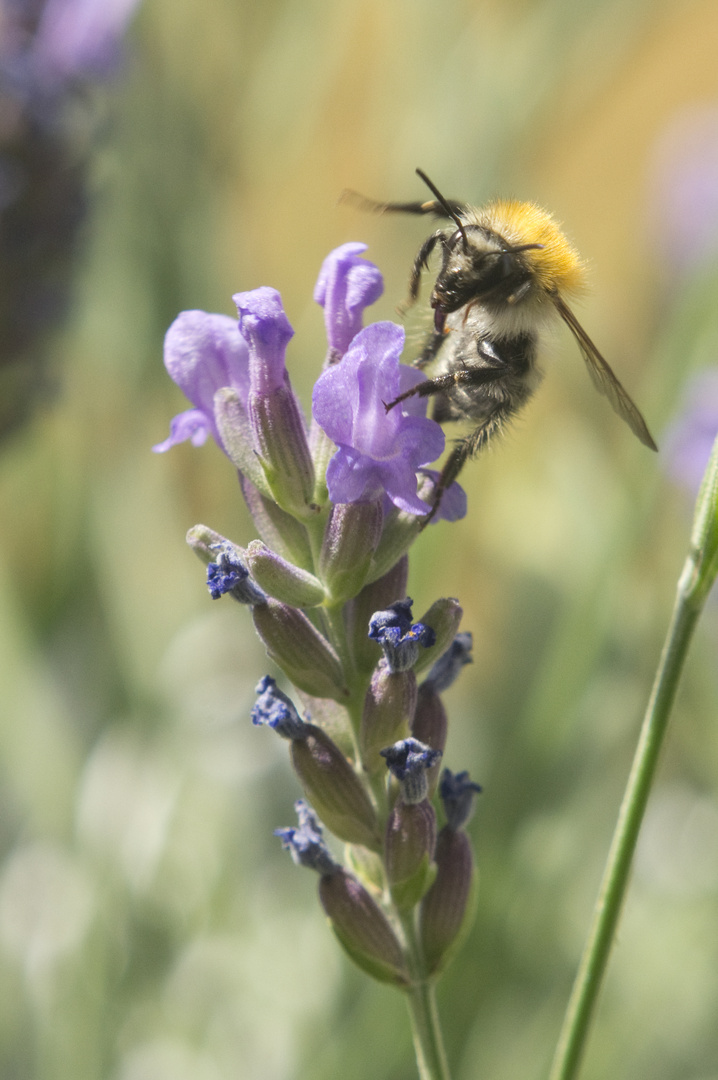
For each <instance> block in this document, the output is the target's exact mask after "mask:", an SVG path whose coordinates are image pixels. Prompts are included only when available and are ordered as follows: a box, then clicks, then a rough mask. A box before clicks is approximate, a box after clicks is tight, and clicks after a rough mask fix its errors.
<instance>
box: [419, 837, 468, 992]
mask: <svg viewBox="0 0 718 1080" xmlns="http://www.w3.org/2000/svg"><path fill="white" fill-rule="evenodd" d="M434 859H435V862H436V867H437V870H436V878H435V879H434V882H433V884H432V886H431V888H430V889H429V891H428V892H427V894H426V896H425V897H424V899H423V900H422V902H421V908H420V909H419V934H420V938H421V944H422V948H423V952H424V959H425V961H426V965H427V969H428V973H429V974H430V975H434V974H436V973H437V972H438V971H439V970H440V968H441V967H443V966H444V965H445V964H446V963H447V962H448V960H449V959H450V958H451V956H452V955H453V954H454V953H455V952H456V949H457V948H458V946H459V945H460V944H461V941H462V939H463V937H464V934H465V933H466V932H467V931H468V929H469V927H470V925H471V922H472V919H473V916H474V911H475V907H476V874H475V871H474V856H473V852H472V850H471V842H470V840H469V838H468V836H467V835H466V833H465V832H463V830H459V831H458V832H456V831H454V830H453V829H451V828H450V827H449V826H444V828H443V829H442V830H441V831H440V833H439V836H438V838H437V842H436V852H435V855H434Z"/></svg>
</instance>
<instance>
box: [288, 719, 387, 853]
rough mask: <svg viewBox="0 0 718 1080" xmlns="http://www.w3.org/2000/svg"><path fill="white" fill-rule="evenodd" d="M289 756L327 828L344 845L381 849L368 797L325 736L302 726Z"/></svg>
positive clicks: (342, 757) (339, 752) (351, 769)
mask: <svg viewBox="0 0 718 1080" xmlns="http://www.w3.org/2000/svg"><path fill="white" fill-rule="evenodd" d="M291 756H292V765H293V767H294V771H295V772H296V774H297V776H298V777H299V782H300V784H301V785H302V788H303V790H304V791H305V793H306V795H307V796H308V798H310V799H311V801H312V803H313V804H314V806H315V807H316V808H317V811H318V813H319V814H320V816H321V818H322V821H323V822H324V824H325V825H326V826H327V828H328V829H331V831H332V832H333V833H334V835H335V836H337V837H339V839H340V840H343V841H344V842H345V843H347V844H363V845H364V846H365V847H368V848H371V849H372V850H374V851H376V850H377V849H378V848H380V847H381V833H380V830H379V824H378V822H377V817H376V812H375V810H374V807H373V806H372V804H371V801H370V800H369V796H368V795H367V793H366V790H365V788H364V787H363V785H362V783H361V781H360V780H359V777H358V776H357V774H356V773H355V772H354V769H353V768H352V766H351V765H350V764H349V762H348V761H347V759H346V758H345V757H344V755H343V754H342V752H341V750H339V748H338V747H337V746H336V744H335V743H334V742H332V740H331V739H330V738H329V736H328V735H327V733H326V732H325V731H322V729H321V728H318V727H316V726H315V725H314V724H305V726H304V732H303V736H302V738H301V739H295V740H293V742H292V746H291Z"/></svg>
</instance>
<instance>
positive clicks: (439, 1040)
mask: <svg viewBox="0 0 718 1080" xmlns="http://www.w3.org/2000/svg"><path fill="white" fill-rule="evenodd" d="M401 924H402V927H403V929H404V936H405V939H406V949H407V959H408V962H409V970H410V971H411V975H412V985H411V987H410V988H409V990H407V992H406V1000H407V1005H408V1007H409V1017H410V1019H411V1033H412V1037H413V1039H414V1052H415V1054H416V1064H417V1067H418V1069H419V1077H420V1080H451V1078H450V1076H449V1066H448V1063H447V1060H446V1051H445V1050H444V1040H443V1037H442V1034H441V1023H440V1021H439V1011H438V1009H437V1007H436V995H435V990H434V982H433V981H430V980H429V979H427V978H426V977H425V975H424V961H423V958H422V955H421V946H420V944H419V941H418V938H417V934H416V927H415V925H414V912H413V911H411V912H407V913H406V914H405V915H403V916H402V918H401Z"/></svg>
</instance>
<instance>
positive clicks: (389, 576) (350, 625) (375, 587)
mask: <svg viewBox="0 0 718 1080" xmlns="http://www.w3.org/2000/svg"><path fill="white" fill-rule="evenodd" d="M408 576H409V560H408V558H407V556H406V555H404V556H403V557H402V558H401V559H399V561H398V562H397V563H395V564H394V566H392V568H391V569H390V570H389V571H388V572H387V573H386V574H384V576H383V577H380V578H378V579H377V580H376V581H372V582H371V583H370V584H369V585H365V586H364V588H363V589H362V591H361V592H360V593H359V595H358V596H355V597H354V599H353V600H350V601H349V603H348V604H347V606H346V609H345V610H346V621H347V637H348V639H349V643H350V646H351V649H352V653H353V655H354V659H355V663H356V665H357V669H358V670H359V671H361V672H365V673H368V672H370V671H372V670H373V668H374V667H375V665H376V662H377V660H378V659H379V655H380V653H379V649H378V647H377V644H376V642H374V641H372V640H371V639H370V638H369V637H368V635H367V632H366V628H367V626H368V625H369V619H370V618H371V616H372V614H373V613H374V612H375V611H378V610H379V609H381V608H387V607H389V605H390V604H393V603H394V602H395V601H396V600H398V599H399V598H400V597H402V596H406V583H407V579H408Z"/></svg>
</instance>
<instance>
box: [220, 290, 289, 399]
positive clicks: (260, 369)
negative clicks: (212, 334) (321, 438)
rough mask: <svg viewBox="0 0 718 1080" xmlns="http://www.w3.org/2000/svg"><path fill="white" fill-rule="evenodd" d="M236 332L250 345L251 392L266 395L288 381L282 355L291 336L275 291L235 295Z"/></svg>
mask: <svg viewBox="0 0 718 1080" xmlns="http://www.w3.org/2000/svg"><path fill="white" fill-rule="evenodd" d="M232 299H233V300H234V302H235V304H236V305H237V313H238V314H239V329H240V333H241V334H242V337H243V338H244V339H245V341H246V342H247V344H248V346H249V374H250V382H251V388H252V391H253V392H254V393H256V394H259V395H262V396H265V395H268V394H271V393H272V391H273V390H278V389H279V387H280V386H283V385H284V384H285V383H286V381H287V372H286V368H285V364H284V354H285V352H286V349H287V344H288V342H289V341H290V339H291V338H292V336H293V335H294V330H293V329H292V327H291V325H290V322H289V319H288V318H287V316H286V315H285V313H284V308H283V307H282V298H281V296H280V295H279V293H278V292H277V290H276V289H270V288H268V287H267V286H264V287H262V288H261V289H252V290H251V292H243V293H236V294H235V295H234V296H233V297H232Z"/></svg>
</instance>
